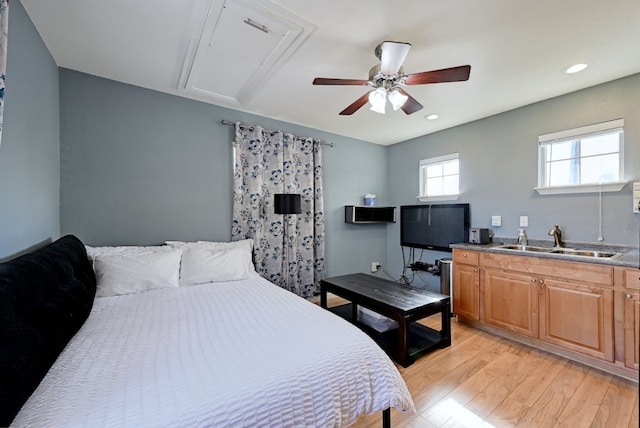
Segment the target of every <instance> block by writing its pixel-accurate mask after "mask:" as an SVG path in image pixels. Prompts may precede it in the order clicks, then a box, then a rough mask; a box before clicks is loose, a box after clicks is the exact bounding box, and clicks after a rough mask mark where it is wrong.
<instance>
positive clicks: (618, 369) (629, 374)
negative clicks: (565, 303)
mask: <svg viewBox="0 0 640 428" xmlns="http://www.w3.org/2000/svg"><path fill="white" fill-rule="evenodd" d="M458 322H459V323H463V324H467V325H469V326H471V327H474V328H477V329H478V330H482V331H486V332H488V333H491V334H495V335H496V336H500V337H504V338H505V339H509V340H513V341H514V342H518V343H522V344H523V345H527V346H530V347H532V348H536V349H539V350H541V351H545V352H548V353H550V354H554V355H558V356H560V357H563V358H566V359H568V360H570V361H574V362H577V363H580V364H584V365H585V366H589V367H593V368H595V369H598V370H602V371H604V372H607V373H609V374H612V375H614V376H618V377H621V378H624V379H627V380H630V381H632V382H635V383H638V378H639V373H638V371H636V370H633V369H630V368H628V367H624V366H622V365H618V364H616V363H610V362H608V361H602V360H600V359H598V358H595V357H591V356H589V355H584V354H581V353H579V352H574V351H569V350H567V349H564V348H562V347H560V346H556V345H553V344H551V343H546V342H542V341H540V340H538V339H533V338H529V337H526V336H521V335H519V334H516V333H512V332H510V331H505V330H502V329H499V328H496V327H492V326H490V325H487V324H483V323H480V322H476V321H472V320H467V319H462V318H459V319H458Z"/></svg>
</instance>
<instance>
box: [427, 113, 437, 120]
mask: <svg viewBox="0 0 640 428" xmlns="http://www.w3.org/2000/svg"><path fill="white" fill-rule="evenodd" d="M439 117H440V116H438V115H437V114H435V113H431V114H428V115H426V116H425V117H424V118H425V119H427V120H436V119H437V118H439Z"/></svg>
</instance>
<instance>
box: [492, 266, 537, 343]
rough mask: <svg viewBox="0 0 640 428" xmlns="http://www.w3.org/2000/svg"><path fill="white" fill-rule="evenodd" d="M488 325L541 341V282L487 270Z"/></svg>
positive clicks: (517, 275) (519, 274)
mask: <svg viewBox="0 0 640 428" xmlns="http://www.w3.org/2000/svg"><path fill="white" fill-rule="evenodd" d="M483 275H484V283H483V284H484V299H483V303H484V321H485V322H486V323H488V324H492V325H495V326H498V327H502V328H505V329H508V330H512V331H515V332H518V333H520V334H524V335H527V336H531V337H538V281H537V279H536V278H534V277H532V276H531V275H529V274H521V273H517V272H504V271H501V270H496V269H485V270H483Z"/></svg>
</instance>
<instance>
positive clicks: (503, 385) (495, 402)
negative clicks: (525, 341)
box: [467, 349, 533, 418]
mask: <svg viewBox="0 0 640 428" xmlns="http://www.w3.org/2000/svg"><path fill="white" fill-rule="evenodd" d="M532 352H533V351H532V350H531V349H529V350H527V352H524V353H521V355H515V354H511V355H512V360H511V361H510V362H509V363H507V364H505V365H504V366H503V369H502V374H501V375H500V376H499V377H498V378H496V380H495V381H494V382H493V383H491V385H489V386H488V387H487V388H486V389H484V390H483V391H482V392H481V393H480V394H478V395H477V396H476V397H474V399H473V400H471V402H469V404H468V405H467V408H469V409H472V410H473V411H474V413H476V414H478V415H482V417H483V418H486V417H487V416H488V415H490V414H491V413H492V412H493V411H494V410H495V409H496V408H497V407H498V406H499V405H500V404H501V403H502V402H503V401H504V400H505V399H507V397H509V395H510V394H511V393H512V392H513V391H514V390H515V389H516V388H517V387H518V385H519V384H520V383H521V382H523V381H524V379H525V378H526V377H527V368H528V367H531V361H532V359H533V357H531V354H532Z"/></svg>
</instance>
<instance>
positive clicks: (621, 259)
mask: <svg viewBox="0 0 640 428" xmlns="http://www.w3.org/2000/svg"><path fill="white" fill-rule="evenodd" d="M493 240H494V242H490V243H488V244H451V245H450V246H449V247H450V248H453V249H463V250H469V251H486V252H491V253H500V254H511V255H514V256H526V257H538V258H547V259H554V260H566V261H572V262H583V263H597V264H605V265H611V266H623V267H634V268H638V269H640V254H639V252H638V248H637V247H627V246H622V245H605V244H600V243H585V242H566V243H565V248H572V249H576V250H594V251H607V252H614V253H616V255H614V256H613V257H588V256H576V255H572V254H554V253H545V252H536V251H521V250H510V249H505V248H500V246H502V245H505V244H515V241H514V240H513V239H501V238H493ZM529 246H531V247H545V248H550V249H551V248H552V247H553V242H551V241H538V240H532V239H529Z"/></svg>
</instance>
